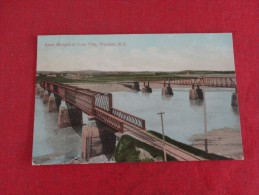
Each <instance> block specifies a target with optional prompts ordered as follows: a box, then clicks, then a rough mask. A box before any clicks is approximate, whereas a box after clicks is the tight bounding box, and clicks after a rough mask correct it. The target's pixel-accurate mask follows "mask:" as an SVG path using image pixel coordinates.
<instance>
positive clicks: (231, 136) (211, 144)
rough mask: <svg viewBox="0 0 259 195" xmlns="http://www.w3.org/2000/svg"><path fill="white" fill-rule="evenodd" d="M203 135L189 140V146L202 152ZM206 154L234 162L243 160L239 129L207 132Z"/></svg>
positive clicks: (194, 136) (193, 136)
mask: <svg viewBox="0 0 259 195" xmlns="http://www.w3.org/2000/svg"><path fill="white" fill-rule="evenodd" d="M204 139H205V135H204V134H195V135H192V136H191V137H190V138H189V141H191V144H190V145H191V146H193V147H195V148H198V149H201V150H204V148H205V146H204V145H205V144H204ZM207 140H208V152H209V153H214V154H218V155H222V156H226V157H228V158H233V159H234V160H243V159H244V154H243V149H242V136H241V131H240V130H239V129H233V128H226V127H225V128H220V129H214V130H212V131H209V132H208V134H207Z"/></svg>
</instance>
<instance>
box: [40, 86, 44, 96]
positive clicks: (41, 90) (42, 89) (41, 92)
mask: <svg viewBox="0 0 259 195" xmlns="http://www.w3.org/2000/svg"><path fill="white" fill-rule="evenodd" d="M43 94H44V88H42V87H41V88H40V97H41V98H42V97H43Z"/></svg>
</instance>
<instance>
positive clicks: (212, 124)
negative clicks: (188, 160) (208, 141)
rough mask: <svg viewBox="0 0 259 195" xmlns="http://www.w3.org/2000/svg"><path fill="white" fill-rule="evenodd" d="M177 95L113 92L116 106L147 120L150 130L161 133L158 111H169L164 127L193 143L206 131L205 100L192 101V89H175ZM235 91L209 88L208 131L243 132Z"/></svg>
mask: <svg viewBox="0 0 259 195" xmlns="http://www.w3.org/2000/svg"><path fill="white" fill-rule="evenodd" d="M173 91H174V96H162V95H161V90H158V89H157V90H156V89H155V90H153V92H152V93H150V94H149V93H143V92H138V93H132V92H113V93H112V94H113V106H114V107H115V108H118V109H120V110H123V111H125V112H128V113H131V114H133V115H135V116H138V117H140V118H143V119H145V120H146V128H147V129H148V130H155V131H158V132H161V121H160V118H159V117H158V115H157V113H158V112H161V111H162V112H165V115H164V128H165V134H166V135H168V136H169V137H171V138H173V139H175V140H178V141H181V142H184V143H186V144H190V142H189V141H188V138H190V137H191V136H192V135H194V134H200V133H203V132H204V118H203V117H204V113H203V103H204V101H202V100H190V99H189V89H183V88H179V89H173ZM232 92H233V90H231V89H227V90H226V89H208V90H207V89H206V92H205V98H206V108H207V109H206V110H207V120H208V131H211V130H213V129H220V128H225V127H228V128H233V129H237V130H238V129H240V121H239V114H238V108H235V107H232V106H231V96H232Z"/></svg>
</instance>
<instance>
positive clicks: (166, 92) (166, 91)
mask: <svg viewBox="0 0 259 195" xmlns="http://www.w3.org/2000/svg"><path fill="white" fill-rule="evenodd" d="M162 95H174V92H173V89H172V87H171V86H170V84H168V85H167V86H165V84H164V87H163V88H162Z"/></svg>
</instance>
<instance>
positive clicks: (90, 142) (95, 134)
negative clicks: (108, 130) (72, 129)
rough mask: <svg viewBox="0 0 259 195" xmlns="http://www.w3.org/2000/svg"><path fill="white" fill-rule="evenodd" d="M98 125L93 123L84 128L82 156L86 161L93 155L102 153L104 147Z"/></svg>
mask: <svg viewBox="0 0 259 195" xmlns="http://www.w3.org/2000/svg"><path fill="white" fill-rule="evenodd" d="M100 143H101V138H100V132H99V129H98V127H96V126H92V125H84V126H83V128H82V147H81V157H82V158H83V160H84V161H88V160H89V159H90V158H91V157H93V156H98V155H100V154H102V152H103V147H102V144H100Z"/></svg>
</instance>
